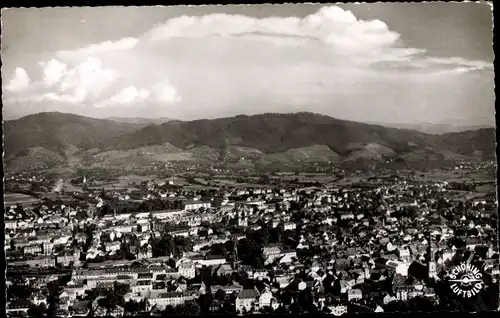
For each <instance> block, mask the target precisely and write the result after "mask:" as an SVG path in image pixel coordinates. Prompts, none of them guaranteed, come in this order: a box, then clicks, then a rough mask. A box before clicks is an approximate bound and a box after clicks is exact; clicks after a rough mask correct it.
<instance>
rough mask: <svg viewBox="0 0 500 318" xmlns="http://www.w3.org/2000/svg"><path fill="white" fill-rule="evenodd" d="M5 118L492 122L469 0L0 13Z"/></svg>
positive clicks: (483, 53) (488, 59)
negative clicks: (301, 114)
mask: <svg viewBox="0 0 500 318" xmlns="http://www.w3.org/2000/svg"><path fill="white" fill-rule="evenodd" d="M1 57H2V64H3V65H2V91H3V96H2V101H3V105H4V108H3V117H4V119H15V118H19V117H22V116H25V115H28V114H32V113H38V112H44V111H59V112H64V113H75V114H79V115H84V116H89V117H96V118H105V117H108V116H119V117H147V118H157V117H169V118H175V119H180V120H194V119H200V118H219V117H228V116H235V115H239V114H247V115H252V114H258V113H267V112H279V113H287V112H297V111H308V112H315V113H321V114H326V115H329V116H332V117H336V118H339V119H348V120H354V121H360V122H378V123H421V122H434V123H453V122H457V121H459V122H461V123H464V122H465V123H467V124H471V125H478V124H481V125H483V124H490V125H494V111H495V108H494V100H495V95H494V70H493V60H494V56H493V48H492V11H491V8H490V6H489V5H487V4H484V3H483V4H479V3H373V4H338V5H335V4H332V5H325V4H321V5H306V4H303V5H298V4H288V5H252V6H199V7H195V6H192V7H188V6H170V7H168V6H163V7H161V6H156V7H146V6H145V7H89V8H85V7H83V8H82V7H79V8H44V9H38V8H15V9H2V51H1Z"/></svg>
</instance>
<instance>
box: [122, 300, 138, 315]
mask: <svg viewBox="0 0 500 318" xmlns="http://www.w3.org/2000/svg"><path fill="white" fill-rule="evenodd" d="M124 309H125V311H126V312H129V313H135V312H139V311H141V304H140V303H138V302H136V301H133V300H130V301H128V302H127V303H126V304H125V307H124Z"/></svg>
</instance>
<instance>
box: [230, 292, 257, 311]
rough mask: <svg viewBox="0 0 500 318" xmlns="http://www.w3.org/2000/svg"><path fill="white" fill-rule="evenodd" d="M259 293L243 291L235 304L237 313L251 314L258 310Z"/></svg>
mask: <svg viewBox="0 0 500 318" xmlns="http://www.w3.org/2000/svg"><path fill="white" fill-rule="evenodd" d="M259 296H260V295H259V292H258V291H256V290H255V289H243V290H242V291H240V292H239V293H238V296H237V297H236V302H235V308H236V312H237V313H244V312H253V311H255V310H258V309H259Z"/></svg>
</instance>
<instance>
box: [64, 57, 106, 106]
mask: <svg viewBox="0 0 500 318" xmlns="http://www.w3.org/2000/svg"><path fill="white" fill-rule="evenodd" d="M114 79H115V76H114V72H113V71H112V70H111V69H108V68H103V66H102V62H101V61H100V60H99V59H96V58H87V59H86V60H85V61H83V62H82V63H80V64H78V65H77V66H75V67H73V68H72V69H70V70H69V71H67V72H66V74H64V75H63V76H62V79H61V81H60V83H59V87H58V91H59V92H61V93H66V94H67V93H68V92H73V94H72V95H73V96H74V97H75V101H78V102H83V101H85V100H86V99H87V98H92V97H93V98H98V97H99V94H100V93H101V92H102V91H103V90H105V89H106V88H108V87H109V86H110V85H111V84H112V83H113V81H114Z"/></svg>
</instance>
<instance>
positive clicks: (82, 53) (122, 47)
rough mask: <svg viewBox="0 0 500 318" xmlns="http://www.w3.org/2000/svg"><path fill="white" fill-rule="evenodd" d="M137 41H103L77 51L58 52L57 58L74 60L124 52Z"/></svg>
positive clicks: (131, 39)
mask: <svg viewBox="0 0 500 318" xmlns="http://www.w3.org/2000/svg"><path fill="white" fill-rule="evenodd" d="M138 41H139V40H138V39H136V38H123V39H121V40H118V41H115V42H113V41H105V42H102V43H99V44H91V45H89V46H87V47H84V48H81V49H77V50H68V51H59V52H58V53H57V56H59V57H60V58H69V59H71V58H75V57H80V58H81V57H88V56H93V55H95V54H99V53H104V52H114V51H126V50H129V49H131V48H133V47H134V46H135V45H136V44H137V43H138Z"/></svg>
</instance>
